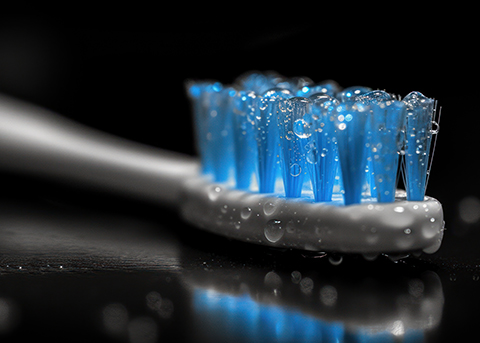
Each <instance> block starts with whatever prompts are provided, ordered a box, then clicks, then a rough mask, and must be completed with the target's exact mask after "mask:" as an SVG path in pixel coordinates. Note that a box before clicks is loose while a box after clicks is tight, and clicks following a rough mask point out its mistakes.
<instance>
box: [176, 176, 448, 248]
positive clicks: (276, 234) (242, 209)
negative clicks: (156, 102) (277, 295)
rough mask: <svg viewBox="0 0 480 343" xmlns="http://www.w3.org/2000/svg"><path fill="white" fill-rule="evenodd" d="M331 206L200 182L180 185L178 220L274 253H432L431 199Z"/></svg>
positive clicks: (437, 236) (436, 231) (435, 244)
mask: <svg viewBox="0 0 480 343" xmlns="http://www.w3.org/2000/svg"><path fill="white" fill-rule="evenodd" d="M396 195H397V197H396V201H395V202H393V203H385V204H383V203H362V204H360V205H350V206H337V205H329V204H326V203H312V202H308V201H305V200H301V199H286V198H281V197H277V196H273V195H265V194H255V193H248V192H243V191H238V190H232V189H227V188H226V187H225V186H224V185H221V184H212V183H209V182H207V181H206V180H204V179H202V178H194V179H191V180H188V181H187V182H186V183H185V187H184V194H183V197H182V199H184V201H183V203H182V205H181V213H182V215H183V217H184V218H185V219H186V220H187V221H189V222H190V223H192V224H194V225H196V226H198V227H200V228H202V229H204V230H207V231H210V232H213V233H216V234H219V235H222V236H226V237H230V238H234V239H238V240H241V241H245V242H250V243H256V244H263V245H267V246H272V247H278V248H293V249H301V250H308V251H318V252H340V253H361V254H365V255H366V256H369V257H371V256H375V255H376V254H380V253H391V254H403V253H410V252H420V251H423V252H425V253H429V254H431V253H434V252H435V251H437V250H438V249H439V248H440V245H441V242H442V238H443V231H444V221H443V209H442V205H441V204H440V202H439V201H438V200H436V199H434V198H430V197H425V200H424V201H406V200H405V199H406V198H405V193H404V192H403V191H397V194H396Z"/></svg>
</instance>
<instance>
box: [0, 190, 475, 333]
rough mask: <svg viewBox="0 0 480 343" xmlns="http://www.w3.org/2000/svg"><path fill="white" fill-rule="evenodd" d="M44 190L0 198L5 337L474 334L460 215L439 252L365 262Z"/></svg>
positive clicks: (470, 255) (126, 203) (118, 202)
mask: <svg viewBox="0 0 480 343" xmlns="http://www.w3.org/2000/svg"><path fill="white" fill-rule="evenodd" d="M52 194H55V195H54V196H48V197H46V196H37V197H30V198H29V199H28V200H26V199H20V198H19V196H15V195H13V194H7V195H6V196H4V197H3V198H2V199H1V206H0V218H1V219H0V235H1V237H2V239H1V241H0V253H1V255H0V337H1V338H2V340H3V341H18V340H20V339H30V338H36V339H39V338H51V339H53V341H57V340H58V341H60V340H69V341H85V340H87V339H88V340H89V341H102V342H109V341H112V342H116V341H118V342H160V341H163V342H165V341H167V342H170V341H172V342H173V341H175V342H209V341H212V342H226V341H233V342H259V341H261V342H270V341H271V342H451V341H458V340H461V339H463V338H465V339H467V337H474V335H475V334H476V323H475V321H476V319H475V318H476V311H477V308H478V306H479V305H480V297H479V296H478V294H479V290H480V259H479V257H480V256H479V254H478V253H477V250H476V249H475V247H474V244H472V243H469V242H471V241H472V240H474V239H475V238H476V236H478V233H476V232H475V230H474V228H476V226H475V225H476V224H472V223H469V224H468V223H466V222H465V221H464V220H461V218H459V219H458V220H459V225H460V221H462V222H463V224H462V225H463V226H464V227H465V229H464V231H463V236H461V235H459V234H458V232H457V233H455V232H456V231H455V230H447V232H446V236H445V240H444V245H443V246H442V248H441V249H440V250H439V251H438V252H437V253H436V254H433V255H426V254H423V255H421V256H420V257H408V258H405V259H401V260H398V261H392V260H390V259H389V258H387V257H385V256H380V257H378V258H377V259H376V260H374V261H367V260H365V258H364V257H362V256H356V255H344V256H341V255H332V254H327V255H324V254H320V255H317V254H309V253H301V252H299V251H292V250H287V251H282V250H273V249H268V248H265V247H260V246H256V245H252V244H247V243H241V242H236V241H231V240H227V239H224V238H221V237H217V236H215V235H212V234H208V233H205V232H202V231H198V230H196V229H194V228H192V227H190V226H188V224H185V223H183V222H182V221H181V220H179V219H178V218H177V217H176V216H175V215H174V214H173V213H171V212H167V211H165V210H158V209H156V208H154V207H152V206H150V205H147V204H142V203H136V202H133V201H130V200H126V199H123V200H122V199H114V198H113V197H104V198H101V197H100V198H97V200H92V201H91V202H90V203H87V202H85V200H86V198H83V196H84V194H82V193H81V192H72V193H68V194H67V193H58V192H57V193H55V192H53V193H52ZM92 199H94V198H92ZM470 205H471V204H470ZM470 205H469V206H470ZM472 206H473V205H472ZM465 211H467V212H468V208H467V209H465ZM459 213H460V211H459ZM466 218H470V217H468V216H467V217H466ZM467 226H468V227H467ZM454 233H455V234H454Z"/></svg>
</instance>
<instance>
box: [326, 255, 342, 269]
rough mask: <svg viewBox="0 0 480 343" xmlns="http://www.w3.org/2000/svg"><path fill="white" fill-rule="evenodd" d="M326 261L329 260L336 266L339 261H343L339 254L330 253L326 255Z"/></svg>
mask: <svg viewBox="0 0 480 343" xmlns="http://www.w3.org/2000/svg"><path fill="white" fill-rule="evenodd" d="M328 262H330V264H331V265H332V266H338V265H339V264H340V263H342V262H343V256H341V255H330V256H329V257H328Z"/></svg>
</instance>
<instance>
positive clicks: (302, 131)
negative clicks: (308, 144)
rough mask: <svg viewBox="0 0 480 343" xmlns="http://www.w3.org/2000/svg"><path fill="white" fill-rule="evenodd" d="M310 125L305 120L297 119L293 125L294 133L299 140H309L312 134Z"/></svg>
mask: <svg viewBox="0 0 480 343" xmlns="http://www.w3.org/2000/svg"><path fill="white" fill-rule="evenodd" d="M309 129H310V125H308V123H307V122H306V121H305V120H303V119H297V120H296V121H295V123H293V132H294V133H295V134H296V135H297V137H299V138H308V137H310V136H311V135H312V134H311V133H310V130H309Z"/></svg>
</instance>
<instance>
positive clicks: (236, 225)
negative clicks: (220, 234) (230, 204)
mask: <svg viewBox="0 0 480 343" xmlns="http://www.w3.org/2000/svg"><path fill="white" fill-rule="evenodd" d="M241 227H242V222H241V221H237V222H235V229H237V230H240V228H241Z"/></svg>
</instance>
